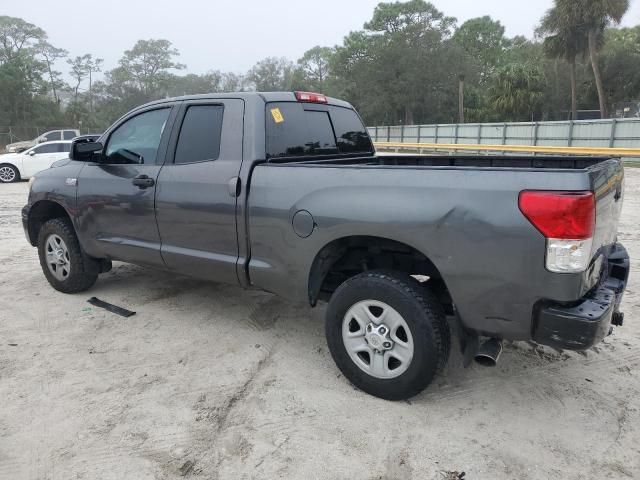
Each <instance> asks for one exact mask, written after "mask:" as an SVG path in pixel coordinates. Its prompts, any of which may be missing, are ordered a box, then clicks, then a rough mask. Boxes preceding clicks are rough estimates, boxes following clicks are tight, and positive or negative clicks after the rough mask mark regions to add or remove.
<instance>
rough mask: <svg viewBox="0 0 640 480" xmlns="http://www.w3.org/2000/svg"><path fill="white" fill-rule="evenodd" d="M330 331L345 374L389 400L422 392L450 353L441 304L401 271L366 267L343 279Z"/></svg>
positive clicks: (333, 303) (331, 346)
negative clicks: (368, 270) (380, 270)
mask: <svg viewBox="0 0 640 480" xmlns="http://www.w3.org/2000/svg"><path fill="white" fill-rule="evenodd" d="M326 336H327V343H328V344H329V350H330V351H331V355H332V356H333V359H334V361H335V362H336V364H337V366H338V368H339V369H340V370H341V371H342V373H343V374H344V376H345V377H347V379H349V380H350V381H351V383H353V384H354V385H355V386H356V387H358V388H359V389H361V390H363V391H365V392H367V393H369V394H371V395H375V396H376V397H380V398H384V399H387V400H403V399H407V398H410V397H412V396H414V395H416V394H418V393H420V392H421V391H422V390H424V389H425V388H426V387H427V386H428V385H429V383H431V381H432V380H433V377H434V375H435V374H436V373H437V372H438V371H440V370H441V369H442V368H443V367H444V365H445V364H446V362H447V359H448V356H449V347H450V334H449V326H448V324H447V321H446V318H445V315H444V311H443V309H442V306H441V305H440V303H439V302H438V301H437V299H436V298H435V296H434V295H433V294H432V293H431V292H430V291H429V290H428V289H426V288H424V287H423V286H422V285H421V284H420V283H419V282H417V281H416V280H414V279H413V278H411V277H410V276H408V275H405V274H402V273H397V272H376V271H373V272H365V273H362V274H360V275H357V276H355V277H353V278H351V279H349V280H347V281H346V282H344V283H343V284H342V285H341V286H340V287H339V288H338V289H337V290H336V291H335V293H334V294H333V296H332V297H331V300H330V302H329V307H328V309H327V318H326Z"/></svg>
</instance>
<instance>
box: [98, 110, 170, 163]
mask: <svg viewBox="0 0 640 480" xmlns="http://www.w3.org/2000/svg"><path fill="white" fill-rule="evenodd" d="M170 112H171V108H170V107H169V108H160V109H157V110H150V111H147V112H143V113H140V114H139V115H136V116H135V117H132V118H130V119H128V120H126V121H125V122H124V123H123V124H121V125H120V126H119V127H117V128H116V129H115V130H114V131H113V132H112V133H111V135H110V136H109V140H108V141H107V145H106V146H105V149H104V155H105V163H108V164H127V163H137V164H144V165H154V164H156V162H157V161H158V158H157V157H158V147H159V146H160V140H161V139H162V132H163V131H164V127H165V125H166V123H167V119H168V118H169V113H170Z"/></svg>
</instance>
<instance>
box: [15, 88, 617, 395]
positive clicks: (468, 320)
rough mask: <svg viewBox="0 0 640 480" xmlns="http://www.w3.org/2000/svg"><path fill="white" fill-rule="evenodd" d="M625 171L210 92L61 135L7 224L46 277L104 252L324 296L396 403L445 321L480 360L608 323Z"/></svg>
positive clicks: (293, 99)
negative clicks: (86, 133) (389, 142)
mask: <svg viewBox="0 0 640 480" xmlns="http://www.w3.org/2000/svg"><path fill="white" fill-rule="evenodd" d="M623 176H624V173H623V168H622V165H621V162H620V161H619V160H618V159H611V158H585V157H544V158H543V157H530V156H527V157H525V156H520V157H505V156H496V157H491V156H400V155H395V156H383V155H376V153H375V150H374V148H373V145H372V143H371V140H370V138H369V135H368V134H367V130H366V129H365V127H364V125H363V123H362V121H361V119H360V117H359V116H358V114H357V113H356V112H355V110H354V109H353V107H352V106H351V105H349V104H348V103H346V102H343V101H340V100H336V99H333V98H328V97H326V96H324V95H321V94H314V93H308V92H295V93H237V94H211V95H200V96H189V97H181V98H174V99H166V100H161V101H157V102H154V103H151V104H148V105H145V106H142V107H139V108H137V109H135V110H133V111H132V112H130V113H128V114H126V115H125V116H123V117H122V118H121V119H120V120H118V121H117V122H116V123H115V124H114V125H113V126H112V127H111V128H109V129H108V130H107V131H106V132H105V133H104V134H103V135H102V137H100V138H99V139H98V140H97V141H90V140H88V139H79V140H76V141H74V144H73V146H72V152H71V158H70V159H69V160H64V161H60V162H58V163H57V164H55V165H54V166H53V168H51V169H49V170H46V171H43V172H41V173H39V174H38V175H36V176H35V178H34V179H33V181H32V182H31V186H30V193H29V200H28V204H27V205H26V206H25V207H24V209H23V212H22V220H23V223H24V229H25V232H26V235H27V238H28V240H29V242H30V243H31V245H33V246H37V247H38V253H39V257H40V263H41V265H42V270H43V272H44V275H45V276H46V278H47V280H48V281H49V283H50V284H51V285H52V286H53V287H54V288H55V289H57V290H59V291H61V292H65V293H75V292H82V291H84V290H87V289H88V288H90V287H91V286H93V284H94V283H95V282H96V279H97V277H98V274H100V273H101V272H106V271H108V270H109V269H110V268H111V261H112V260H119V261H124V262H130V263H134V264H138V265H144V266H150V267H156V268H162V269H166V270H169V271H172V272H175V273H177V274H185V275H191V276H194V277H199V278H202V279H206V280H212V281H216V282H226V283H231V284H238V285H241V286H242V287H245V288H259V289H263V290H267V291H269V292H273V293H275V294H278V295H281V296H283V297H285V298H287V299H290V300H292V301H302V302H307V303H309V304H310V305H312V306H315V305H316V303H317V302H318V301H320V300H327V301H328V307H327V314H326V337H327V341H328V345H329V348H330V351H331V354H332V356H333V358H334V360H335V362H336V363H337V365H338V367H339V368H340V370H341V371H342V372H343V373H344V375H345V376H346V377H347V378H348V379H349V380H350V381H351V382H352V383H353V384H355V385H356V386H357V387H359V388H360V389H362V390H364V391H366V392H368V393H371V394H373V395H376V396H379V397H382V398H386V399H404V398H409V397H411V396H413V395H415V394H417V393H418V392H420V391H421V390H423V389H424V388H425V387H426V386H427V385H428V384H429V383H430V382H431V381H432V379H433V377H434V375H435V374H436V373H437V372H438V371H439V370H440V369H442V367H443V366H444V365H445V363H446V361H447V358H448V355H449V349H450V343H451V337H450V332H452V331H453V332H454V333H455V334H456V337H458V339H459V343H460V346H461V348H462V351H463V354H464V358H465V359H466V360H467V361H470V359H472V358H473V357H474V356H477V358H478V359H480V360H484V361H485V362H486V363H492V362H495V361H496V360H497V356H498V355H499V352H500V350H501V341H502V339H509V340H532V341H535V342H538V343H540V344H544V345H549V346H552V347H554V348H559V349H575V350H581V349H588V348H590V347H592V346H593V345H594V344H596V343H598V342H600V341H601V340H602V339H603V338H604V337H605V336H606V335H607V334H609V333H610V331H611V328H612V327H611V325H620V324H621V323H622V319H623V316H622V313H621V312H620V311H619V305H620V300H621V297H622V294H623V291H624V288H625V285H626V281H627V278H628V273H629V258H628V255H627V253H626V251H625V249H624V248H623V247H622V246H621V245H620V244H619V243H618V242H617V239H616V230H617V225H618V218H619V216H620V210H621V206H622V196H623ZM130 287H131V288H135V286H134V285H131V286H130Z"/></svg>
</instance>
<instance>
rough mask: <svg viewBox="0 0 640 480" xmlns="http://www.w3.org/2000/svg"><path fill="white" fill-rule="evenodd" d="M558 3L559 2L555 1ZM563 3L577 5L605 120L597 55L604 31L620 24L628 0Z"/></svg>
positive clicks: (584, 0)
mask: <svg viewBox="0 0 640 480" xmlns="http://www.w3.org/2000/svg"><path fill="white" fill-rule="evenodd" d="M557 1H558V3H559V2H560V0H557ZM562 1H563V2H565V3H575V4H578V6H579V8H580V13H581V15H580V18H581V24H582V26H583V28H585V29H586V31H587V39H588V44H589V58H590V60H591V68H592V69H593V76H594V78H595V81H596V88H597V89H598V101H599V102H600V115H601V116H602V118H605V117H606V115H607V104H606V100H605V93H604V86H603V85H602V75H601V74H600V66H599V65H598V53H599V50H600V46H601V43H602V42H601V41H599V39H601V38H602V35H603V32H604V29H605V28H606V27H607V26H609V25H610V24H611V23H616V24H617V23H620V21H621V20H622V17H624V14H625V13H627V10H629V0H562Z"/></svg>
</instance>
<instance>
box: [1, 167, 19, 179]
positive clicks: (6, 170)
mask: <svg viewBox="0 0 640 480" xmlns="http://www.w3.org/2000/svg"><path fill="white" fill-rule="evenodd" d="M15 178H16V172H15V171H14V170H13V168H11V167H6V166H5V167H0V180H2V181H3V182H13V181H14V180H15Z"/></svg>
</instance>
